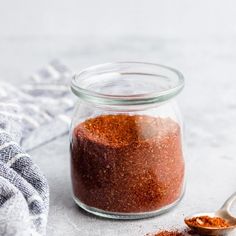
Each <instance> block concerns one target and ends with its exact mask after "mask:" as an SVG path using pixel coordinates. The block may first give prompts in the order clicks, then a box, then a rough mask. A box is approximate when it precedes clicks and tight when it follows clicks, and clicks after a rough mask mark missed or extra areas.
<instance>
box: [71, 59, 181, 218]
mask: <svg viewBox="0 0 236 236" xmlns="http://www.w3.org/2000/svg"><path fill="white" fill-rule="evenodd" d="M183 86H184V78H183V76H182V74H181V73H180V72H178V71H177V70H175V69H172V68H169V67H166V66H162V65H157V64H151V63H139V62H119V63H109V64H104V65H99V66H94V67H91V68H88V69H86V70H84V71H82V72H81V73H80V74H78V75H75V76H74V77H73V80H72V85H71V88H72V91H73V93H74V94H75V95H76V96H77V97H78V104H77V105H76V109H75V113H74V116H73V119H72V125H71V131H70V150H71V178H72V186H73V198H74V200H75V202H76V203H77V204H78V205H79V206H80V207H81V208H83V209H85V210H86V211H88V212H90V213H93V214H95V215H99V216H103V217H108V218H116V219H137V218H145V217H150V216H154V215H158V214H160V213H162V212H165V211H167V210H169V209H170V208H171V207H173V206H175V205H176V204H177V203H178V202H179V201H180V199H181V197H182V195H183V192H184V158H183V140H182V120H181V116H180V112H179V109H178V106H177V104H176V101H175V100H176V99H175V98H176V95H177V94H179V92H180V91H181V90H182V88H183Z"/></svg>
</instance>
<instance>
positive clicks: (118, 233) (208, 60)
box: [0, 0, 236, 236]
mask: <svg viewBox="0 0 236 236" xmlns="http://www.w3.org/2000/svg"><path fill="white" fill-rule="evenodd" d="M0 2H1V8H0V79H1V80H4V81H8V82H11V83H12V84H16V85H17V84H20V83H23V82H24V80H25V79H27V77H28V75H30V74H31V73H32V72H34V71H35V70H36V69H37V68H39V67H41V66H43V65H45V64H47V63H48V62H49V61H50V60H52V59H54V58H59V59H61V60H62V61H63V62H64V63H66V64H67V65H68V66H69V67H70V68H72V70H74V71H78V70H80V69H82V68H84V67H87V66H89V65H93V64H98V63H103V62H108V61H119V60H139V61H150V62H156V63H161V64H166V65H170V66H172V67H175V68H177V69H179V70H180V71H182V72H183V74H184V76H185V78H186V87H185V90H184V91H183V93H182V94H181V95H180V96H179V103H180V106H181V109H182V112H183V115H184V120H185V136H186V163H187V189H186V194H185V197H184V199H183V201H182V202H181V203H180V205H179V206H178V207H176V208H175V209H174V210H173V211H171V212H169V213H168V214H165V215H162V216H160V217H156V218H151V219H146V220H137V221H113V220H105V219H101V218H97V217H94V216H91V215H89V214H87V213H85V212H83V211H82V210H80V209H79V208H78V207H76V205H75V204H74V202H73V200H72V198H71V184H70V170H69V152H68V150H69V144H68V137H63V138H60V139H57V140H55V141H54V142H51V143H49V144H47V145H45V146H43V147H41V148H39V149H37V150H34V151H32V152H31V153H30V154H31V155H32V158H33V160H34V161H35V162H36V163H37V164H38V165H39V166H40V167H41V169H42V170H43V171H44V173H45V175H46V176H47V178H48V181H49V184H50V190H51V197H50V204H51V205H50V213H49V221H48V229H47V232H48V235H49V236H61V235H70V236H78V235H81V236H113V235H114V236H126V235H130V236H143V235H145V234H146V233H149V232H153V231H156V230H158V229H161V228H165V227H167V228H168V227H182V226H183V217H184V216H185V215H188V214H190V213H191V212H195V211H211V210H214V209H217V208H218V207H220V205H221V204H222V202H223V201H224V200H225V198H227V196H229V195H230V194H231V193H232V192H234V191H236V181H235V179H236V171H235V169H236V157H235V154H236V145H235V144H236V123H235V121H236V92H235V91H236V69H235V68H236V67H235V63H236V45H235V41H236V28H235V20H236V17H235V13H234V9H235V7H236V2H235V1H213V0H207V1H203V0H200V1H185V0H181V1H175V2H174V1H159V0H158V1H150V2H149V1H124V0H122V1H105V0H102V1H86V2H85V1H65V0H62V1H46V0H43V1H40V2H38V1H24V3H23V2H22V1H13V0H10V1H7V2H6V1H0ZM234 212H235V213H236V207H235V208H234Z"/></svg>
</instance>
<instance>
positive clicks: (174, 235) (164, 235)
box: [146, 230, 185, 236]
mask: <svg viewBox="0 0 236 236" xmlns="http://www.w3.org/2000/svg"><path fill="white" fill-rule="evenodd" d="M184 235H185V234H184V233H182V232H179V231H167V230H164V231H160V232H158V233H156V234H154V235H150V234H148V235H146V236H184Z"/></svg>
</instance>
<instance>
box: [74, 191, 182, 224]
mask: <svg viewBox="0 0 236 236" xmlns="http://www.w3.org/2000/svg"><path fill="white" fill-rule="evenodd" d="M183 196H184V192H183V193H182V195H181V196H180V198H178V200H177V201H175V202H173V203H171V204H169V205H167V206H165V207H162V208H161V209H159V210H156V211H149V212H141V213H119V212H109V211H104V210H101V209H98V208H95V207H90V206H87V205H86V204H84V203H82V202H81V201H80V200H79V199H78V198H77V197H75V196H73V199H74V201H75V203H76V204H77V205H78V206H79V207H80V208H82V209H83V210H85V211H87V212H89V213H91V214H93V215H96V216H99V217H103V218H108V219H116V220H137V219H145V218H150V217H155V216H158V215H161V214H164V213H166V212H168V211H170V210H172V209H173V208H174V207H175V206H177V205H178V204H179V202H180V201H181V200H182V198H183Z"/></svg>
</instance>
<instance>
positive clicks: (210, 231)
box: [184, 193, 236, 235]
mask: <svg viewBox="0 0 236 236" xmlns="http://www.w3.org/2000/svg"><path fill="white" fill-rule="evenodd" d="M235 200H236V193H234V194H233V195H231V196H230V197H229V198H228V199H227V200H226V202H225V203H224V205H223V206H222V207H221V208H220V209H219V210H218V211H216V212H210V213H209V212H208V213H204V212H202V213H197V214H193V215H191V216H188V217H186V218H185V219H184V222H185V224H187V225H188V227H189V228H190V229H192V230H193V231H194V232H196V233H198V234H200V235H226V234H228V233H230V232H232V231H233V230H234V229H236V218H235V217H234V216H232V215H231V214H230V208H231V206H232V204H233V202H234V201H235ZM200 216H209V217H220V218H222V219H224V220H225V221H226V222H227V223H228V224H229V226H228V227H206V226H204V225H203V226H200V225H196V226H195V225H192V224H189V222H188V220H189V219H191V218H194V217H200Z"/></svg>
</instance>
